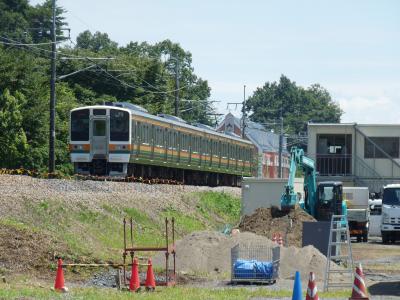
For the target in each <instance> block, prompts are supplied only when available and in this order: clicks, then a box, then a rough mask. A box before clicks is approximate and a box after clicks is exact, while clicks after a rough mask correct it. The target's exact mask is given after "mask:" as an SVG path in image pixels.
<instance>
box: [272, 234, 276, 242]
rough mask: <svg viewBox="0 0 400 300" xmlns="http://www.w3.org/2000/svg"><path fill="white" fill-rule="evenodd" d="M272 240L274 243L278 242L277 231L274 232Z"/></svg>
mask: <svg viewBox="0 0 400 300" xmlns="http://www.w3.org/2000/svg"><path fill="white" fill-rule="evenodd" d="M272 241H273V242H274V243H276V233H273V234H272Z"/></svg>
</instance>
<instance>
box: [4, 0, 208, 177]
mask: <svg viewBox="0 0 400 300" xmlns="http://www.w3.org/2000/svg"><path fill="white" fill-rule="evenodd" d="M63 14H64V9H63V8H61V7H58V8H57V17H56V24H57V30H56V31H57V39H58V40H59V41H60V40H65V39H66V38H65V31H63V30H62V28H65V27H67V26H66V25H67V24H66V23H65V22H64V17H63ZM51 16H52V10H51V1H50V0H47V1H45V2H44V3H43V4H40V5H36V6H32V5H30V4H29V2H28V1H27V0H0V42H3V43H28V44H29V43H49V42H50V41H51V39H50V35H49V32H50V26H51V22H52V19H51ZM71 45H72V44H71ZM41 49H42V50H41ZM50 50H51V45H50V44H44V45H36V46H33V47H32V46H29V45H28V46H17V45H10V44H0V97H1V104H0V112H1V120H0V123H1V124H0V127H1V128H0V129H1V132H0V139H1V141H0V145H1V147H2V149H0V168H1V167H25V168H28V169H37V170H46V168H47V160H48V139H49V130H48V129H49V98H50V96H49V94H50V92H49V89H50V59H49V58H50V52H49V51H50ZM58 52H59V53H58V58H59V59H58V60H57V74H58V76H60V75H64V74H69V73H72V72H75V71H77V70H81V69H84V68H86V67H88V66H90V65H93V64H96V67H93V68H91V69H89V70H86V71H83V72H80V73H77V74H76V75H73V76H70V77H67V78H65V79H63V80H58V81H57V87H56V98H57V99H56V103H57V104H56V166H57V170H58V171H59V172H61V173H71V172H72V169H73V168H72V165H71V164H70V163H69V155H68V119H69V111H70V110H71V109H72V108H75V107H78V106H83V105H94V104H102V103H104V102H115V101H127V102H131V103H134V104H138V105H141V106H143V107H145V108H147V109H148V110H149V112H150V113H153V114H158V113H168V114H173V111H174V101H175V92H174V90H175V71H176V70H175V66H176V59H178V60H179V75H180V76H179V78H180V86H181V89H180V90H179V96H180V98H181V99H190V100H203V99H207V98H208V97H209V96H210V88H209V87H208V84H207V81H205V80H203V79H201V78H198V77H197V76H196V75H195V74H194V70H193V67H192V65H191V63H192V57H191V54H190V53H189V52H187V51H185V50H184V49H182V48H181V47H180V45H179V44H176V43H173V42H171V41H169V40H166V41H163V42H160V43H157V44H155V45H150V44H148V43H145V42H144V43H136V42H131V43H129V44H128V45H127V46H125V47H119V46H118V44H117V43H116V42H114V41H112V40H111V39H110V37H109V36H108V35H107V33H101V32H95V33H94V34H92V33H91V32H89V31H85V32H83V33H81V34H80V35H79V36H78V38H77V43H76V44H74V45H73V46H66V44H62V45H61V44H59V45H58ZM65 56H79V57H113V58H114V59H113V60H105V61H101V60H96V61H93V60H90V59H86V60H85V59H84V60H64V59H62V57H65ZM180 110H181V111H182V114H181V117H183V118H184V119H186V120H188V121H189V122H199V121H200V122H202V123H206V124H209V123H210V116H209V115H208V112H211V111H212V108H211V107H209V106H207V105H205V104H204V103H203V102H196V101H194V102H181V105H180ZM8 132H10V133H8Z"/></svg>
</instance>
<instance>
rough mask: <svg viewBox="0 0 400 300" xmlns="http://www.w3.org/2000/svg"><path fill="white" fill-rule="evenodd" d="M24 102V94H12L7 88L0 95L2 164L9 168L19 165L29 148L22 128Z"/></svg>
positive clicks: (0, 150)
mask: <svg viewBox="0 0 400 300" xmlns="http://www.w3.org/2000/svg"><path fill="white" fill-rule="evenodd" d="M23 102H24V97H23V95H21V94H20V93H16V95H15V96H12V95H11V94H10V92H9V90H7V89H6V90H4V91H3V93H2V94H1V95H0V164H1V165H3V166H5V167H8V168H16V167H19V165H18V163H19V162H21V161H23V159H24V157H25V155H26V151H27V149H28V145H27V142H26V136H25V132H24V130H23V129H22V114H21V110H20V109H21V104H22V103H23Z"/></svg>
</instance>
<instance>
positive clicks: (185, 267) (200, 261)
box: [153, 231, 326, 280]
mask: <svg viewBox="0 0 400 300" xmlns="http://www.w3.org/2000/svg"><path fill="white" fill-rule="evenodd" d="M239 243H240V244H241V245H250V246H251V245H265V246H266V247H275V246H276V244H275V243H273V242H272V241H271V240H269V239H268V238H266V237H263V236H259V235H256V234H254V233H251V232H241V233H238V234H236V235H234V236H226V235H224V234H222V233H219V232H209V231H199V232H194V233H192V234H189V235H187V236H186V237H184V238H183V239H182V240H179V241H177V242H176V253H177V254H176V268H177V271H178V272H180V273H192V274H193V273H194V274H213V275H217V274H221V275H223V276H225V277H229V276H230V273H231V248H232V247H233V246H235V245H237V244H239ZM164 259H165V256H164V255H163V254H161V253H159V254H158V255H156V256H155V257H154V258H153V262H154V264H155V265H157V266H160V267H163V266H164V263H165V260H164ZM325 266H326V257H325V256H324V255H323V254H321V253H320V252H319V251H318V250H317V249H316V248H314V247H313V246H307V247H304V248H296V247H289V248H286V247H281V263H280V278H283V279H290V278H292V277H293V276H294V273H295V271H300V272H301V276H302V279H304V280H307V278H308V276H309V272H314V273H315V276H316V277H317V278H320V279H321V278H324V277H323V276H324V271H325Z"/></svg>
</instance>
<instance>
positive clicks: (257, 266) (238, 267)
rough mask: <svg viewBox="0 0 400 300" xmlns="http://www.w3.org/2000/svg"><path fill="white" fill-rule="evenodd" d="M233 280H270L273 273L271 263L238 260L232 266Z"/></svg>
mask: <svg viewBox="0 0 400 300" xmlns="http://www.w3.org/2000/svg"><path fill="white" fill-rule="evenodd" d="M233 270H234V275H235V278H240V279H246V278H249V279H250V278H258V279H271V278H272V275H273V273H274V267H273V264H272V262H269V261H257V260H245V259H238V260H237V261H236V262H235V264H234V266H233Z"/></svg>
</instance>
